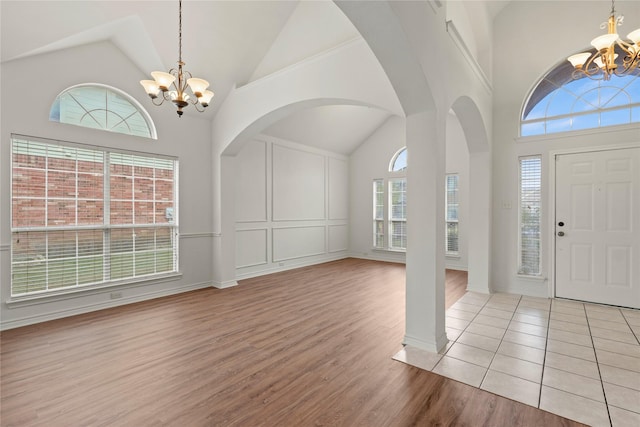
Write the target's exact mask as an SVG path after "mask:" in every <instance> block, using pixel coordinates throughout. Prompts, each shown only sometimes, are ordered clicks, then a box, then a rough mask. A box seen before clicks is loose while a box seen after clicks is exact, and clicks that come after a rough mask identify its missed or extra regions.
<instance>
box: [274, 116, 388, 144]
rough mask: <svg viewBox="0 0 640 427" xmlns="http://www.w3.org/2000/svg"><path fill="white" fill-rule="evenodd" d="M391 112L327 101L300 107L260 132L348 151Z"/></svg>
mask: <svg viewBox="0 0 640 427" xmlns="http://www.w3.org/2000/svg"><path fill="white" fill-rule="evenodd" d="M390 116H391V115H390V114H389V113H388V112H386V111H382V110H378V109H376V108H368V107H359V106H354V105H330V106H325V107H316V108H311V109H308V110H302V111H299V112H297V113H294V114H292V115H290V116H289V117H287V118H285V119H283V120H280V121H279V122H277V123H275V124H273V125H271V126H270V127H269V128H267V129H265V131H264V132H263V133H265V134H267V135H271V136H275V137H278V138H282V139H286V140H289V141H305V144H307V145H309V146H312V147H317V148H322V149H323V150H329V151H333V152H334V153H340V154H351V152H353V150H355V149H356V148H357V147H358V146H359V145H360V144H361V143H362V142H363V141H364V140H365V139H366V138H367V137H369V136H370V135H371V134H372V133H373V132H374V131H375V130H376V129H378V128H379V127H380V126H381V125H382V124H383V123H384V122H385V121H386V120H387V119H388V118H389V117H390Z"/></svg>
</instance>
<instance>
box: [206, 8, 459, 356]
mask: <svg viewBox="0 0 640 427" xmlns="http://www.w3.org/2000/svg"><path fill="white" fill-rule="evenodd" d="M336 4H337V5H338V7H340V9H341V10H342V11H343V12H344V13H345V15H346V16H347V17H348V19H349V20H350V21H351V22H352V23H353V24H354V25H355V27H356V28H357V29H358V31H359V32H360V34H361V35H362V36H363V39H364V42H365V43H366V45H367V48H368V49H370V50H371V51H372V52H373V53H374V55H375V56H373V58H374V59H375V61H374V62H375V63H376V64H375V65H371V64H369V65H370V66H369V68H368V69H364V68H363V67H364V65H363V64H362V57H355V56H354V55H353V52H352V51H353V50H354V49H355V47H356V46H357V44H358V43H353V44H351V45H349V46H347V47H346V48H345V49H344V50H343V51H340V52H337V54H336V56H335V57H333V58H321V59H322V60H314V62H313V64H310V63H307V64H304V65H303V66H301V67H296V68H295V69H292V70H291V73H284V74H279V75H278V76H276V77H274V78H270V79H269V82H268V85H265V84H261V83H258V84H255V83H252V84H250V85H248V86H247V87H244V88H239V89H237V90H236V91H234V92H233V93H232V94H231V95H230V96H229V97H228V98H227V100H225V103H224V105H223V106H222V108H221V109H220V111H219V113H218V114H217V116H216V119H215V121H214V123H213V129H212V130H213V145H214V150H213V157H214V158H213V168H214V197H213V200H214V285H215V286H218V287H226V286H232V285H233V284H235V271H234V270H235V263H234V257H235V255H234V254H235V249H234V220H233V218H234V212H233V194H232V191H231V190H230V188H229V186H228V185H225V183H228V182H229V179H230V178H231V177H232V172H233V154H234V153H237V150H239V149H240V148H241V147H242V144H243V142H244V141H246V140H247V139H248V138H250V137H251V136H253V135H256V134H257V133H259V132H260V131H261V130H262V129H264V128H266V127H267V126H268V125H269V124H271V123H274V122H275V121H277V120H278V119H279V118H282V117H284V116H285V115H287V114H291V113H293V112H295V111H299V110H300V109H302V108H307V107H311V106H317V105H329V104H331V103H336V100H337V102H339V103H351V104H355V105H373V106H377V107H379V108H383V109H387V110H388V111H391V112H393V113H394V114H399V115H403V116H405V117H406V143H407V147H408V149H409V150H410V152H411V156H412V158H413V165H414V167H410V168H409V171H408V181H409V182H411V183H412V184H411V185H413V186H414V188H416V189H421V190H422V191H419V192H418V191H416V192H415V193H414V195H413V196H409V197H412V199H411V203H410V204H409V207H408V210H407V211H408V213H407V218H408V221H411V219H412V218H415V219H414V220H413V221H412V229H411V233H412V235H411V237H410V238H409V241H408V248H407V304H406V319H407V320H406V334H405V338H404V343H405V344H410V345H413V346H415V347H420V348H422V349H425V350H429V351H438V350H440V349H442V348H443V347H444V345H445V344H446V342H447V339H446V334H445V325H444V251H443V250H442V244H443V242H444V241H443V233H442V231H443V224H442V223H441V222H442V221H441V214H440V213H441V209H442V208H443V205H444V194H443V192H442V191H441V190H442V188H443V186H442V185H443V182H444V166H443V163H444V149H443V147H444V133H445V132H444V125H443V123H444V121H443V120H442V117H438V115H437V112H436V107H435V105H436V103H435V101H434V98H433V95H432V92H431V90H430V88H429V85H428V83H427V80H426V77H425V74H424V72H423V70H422V67H421V65H420V63H419V61H418V60H417V58H416V56H415V53H414V50H413V47H412V45H411V43H410V42H409V41H408V40H407V37H406V34H405V31H404V30H403V27H402V23H401V21H400V19H399V17H398V15H397V14H396V13H395V12H394V10H392V7H391V5H390V4H389V3H388V2H336ZM352 48H353V49H352ZM324 59H326V60H327V61H326V62H324ZM337 60H339V61H337ZM311 65H313V68H311ZM360 69H364V71H363V72H357V70H360ZM378 69H380V70H381V71H382V76H383V79H384V82H385V84H384V85H383V86H373V87H371V86H369V87H365V88H364V90H363V91H358V88H363V81H362V80H363V78H362V77H363V76H370V74H371V72H372V71H373V72H377V70H378ZM354 70H355V71H354ZM369 83H370V80H369ZM388 83H391V85H390V87H391V88H392V89H391V91H392V92H393V95H394V96H393V98H394V99H395V100H396V101H395V102H394V103H391V104H392V105H391V106H390V104H389V102H388V99H385V96H387V95H388V94H387V93H383V92H384V88H385V87H389V85H388ZM372 89H373V90H372ZM396 103H397V104H396ZM396 107H399V108H396ZM434 201H435V202H434ZM222 206H224V207H225V208H224V214H223V211H222Z"/></svg>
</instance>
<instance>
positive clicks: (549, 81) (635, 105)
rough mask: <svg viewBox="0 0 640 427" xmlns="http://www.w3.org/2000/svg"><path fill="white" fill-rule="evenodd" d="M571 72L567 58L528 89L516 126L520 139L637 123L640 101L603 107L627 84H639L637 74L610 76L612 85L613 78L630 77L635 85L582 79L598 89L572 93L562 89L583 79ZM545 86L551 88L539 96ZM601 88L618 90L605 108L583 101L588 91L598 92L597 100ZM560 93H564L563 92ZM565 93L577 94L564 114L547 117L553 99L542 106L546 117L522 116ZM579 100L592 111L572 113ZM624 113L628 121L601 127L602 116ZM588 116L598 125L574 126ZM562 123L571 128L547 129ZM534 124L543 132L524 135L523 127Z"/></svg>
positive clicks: (639, 77)
mask: <svg viewBox="0 0 640 427" xmlns="http://www.w3.org/2000/svg"><path fill="white" fill-rule="evenodd" d="M567 56H568V55H567ZM573 71H574V68H573V66H572V65H571V64H570V63H569V62H568V61H567V60H566V59H564V60H562V61H560V62H559V63H557V64H555V65H554V66H553V67H552V68H550V69H549V70H548V71H547V72H546V73H544V75H542V76H541V77H540V78H539V79H538V80H537V81H536V82H535V84H534V85H533V86H532V87H531V89H530V90H529V92H528V94H527V96H526V97H525V99H524V102H523V104H522V107H521V110H520V116H519V117H520V123H519V126H518V136H519V138H540V137H550V136H552V135H559V134H560V135H562V134H570V133H576V132H584V131H590V132H594V131H599V130H600V131H602V130H606V129H609V128H612V127H624V126H634V125H637V124H638V123H640V102H632V101H630V102H629V103H624V104H620V105H614V106H613V107H607V106H606V104H607V103H608V102H610V101H612V100H613V99H614V98H616V97H617V96H618V95H619V94H621V93H623V92H626V89H627V87H628V86H629V85H630V84H640V71H639V72H638V74H637V75H635V76H633V75H627V76H622V77H618V76H615V75H614V76H612V79H613V80H612V81H613V82H617V80H616V79H618V78H631V77H633V78H634V79H635V82H631V83H626V84H622V85H616V86H612V84H613V83H612V81H611V80H610V81H601V80H592V79H589V78H588V77H583V79H584V80H585V82H587V83H589V82H592V83H593V84H597V85H598V86H597V88H596V87H589V88H587V90H583V91H581V92H580V93H579V94H578V92H575V91H574V90H572V89H571V90H569V89H563V88H565V86H567V85H568V84H571V83H572V82H579V81H580V80H582V79H578V80H574V79H573V77H572V75H573ZM547 87H553V89H551V90H549V91H547V92H546V93H544V94H542V92H544V90H545V89H546V88H547ZM603 88H604V89H607V88H615V89H617V90H618V93H616V95H614V96H613V97H611V98H609V100H608V101H607V102H606V103H605V106H600V102H598V106H595V105H593V104H591V103H590V102H588V101H585V96H586V95H587V94H588V93H589V92H592V91H595V90H597V91H598V94H599V95H598V99H600V91H601V90H603ZM563 90H564V92H562V91H563ZM565 92H566V93H568V94H571V95H574V96H576V95H579V96H577V97H576V99H574V100H573V101H574V102H573V104H572V106H571V107H570V108H569V109H568V110H567V111H564V112H562V113H558V114H552V115H548V114H547V111H548V109H549V106H550V105H551V103H552V102H553V99H551V100H550V101H547V104H546V106H545V114H544V115H543V116H542V117H538V118H530V119H527V118H526V117H525V115H526V116H528V115H529V113H531V112H532V111H533V110H534V109H535V108H536V106H537V105H538V104H540V103H541V102H542V101H544V100H546V99H547V97H549V96H550V95H552V94H554V93H555V94H556V95H553V98H555V97H556V96H558V94H561V93H565ZM578 101H581V102H584V103H589V104H591V105H593V106H594V108H592V109H588V110H585V111H580V110H579V109H578V110H574V107H575V105H576V104H577V103H578ZM532 102H535V103H534V104H532ZM627 110H628V112H629V121H624V122H620V123H617V122H616V123H612V124H604V125H603V124H602V120H603V115H605V117H606V115H607V114H609V113H613V112H619V111H627ZM589 116H597V118H595V119H594V120H596V121H597V123H595V124H594V125H593V126H591V125H589V124H584V123H580V122H578V123H579V124H578V125H577V127H575V124H574V123H575V120H579V119H580V118H588V117H589ZM634 118H635V120H634ZM562 120H569V121H570V125H569V127H568V128H566V127H565V128H562V129H558V130H554V129H551V130H550V129H549V127H551V126H554V124H555V123H556V122H559V121H562ZM536 124H539V125H541V126H542V127H543V131H542V132H536V131H528V132H523V129H524V127H525V126H527V125H536Z"/></svg>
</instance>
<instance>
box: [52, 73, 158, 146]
mask: <svg viewBox="0 0 640 427" xmlns="http://www.w3.org/2000/svg"><path fill="white" fill-rule="evenodd" d="M82 88H98V89H104V90H105V93H109V92H110V93H112V94H115V95H117V96H120V97H122V98H124V99H125V100H126V101H127V102H128V103H129V104H130V105H131V106H132V107H133V108H134V109H135V110H136V112H137V113H139V114H140V116H141V117H142V118H143V119H144V121H145V123H146V125H147V128H148V130H149V136H143V135H137V134H135V133H130V132H122V131H119V130H114V129H113V128H111V129H108V128H106V127H93V126H86V125H83V124H80V123H74V122H70V121H61V120H60V102H61V97H62V96H63V95H65V94H66V93H68V92H71V91H73V90H77V89H82ZM74 100H75V98H74ZM75 101H76V103H78V105H80V106H81V107H82V108H83V109H84V110H85V112H86V114H88V115H89V116H92V115H91V111H88V110H87V109H86V108H85V107H84V105H82V104H80V102H79V101H78V100H75ZM56 106H57V109H58V118H57V120H56V119H54V117H53V115H54V110H55V108H56ZM92 111H93V110H92ZM104 111H107V112H110V111H112V110H111V109H109V108H108V101H106V100H105V104H104ZM114 114H116V115H117V113H114ZM49 121H52V122H55V123H63V124H69V125H72V126H79V127H83V128H89V129H96V130H101V131H105V132H114V133H120V134H123V135H130V136H135V137H140V138H148V139H158V133H157V131H156V125H155V123H154V121H153V119H152V118H151V115H150V114H149V112H148V111H147V110H146V109H145V108H144V107H143V106H142V104H141V103H140V102H138V100H137V99H135V98H134V97H132V96H131V95H129V94H128V93H127V92H125V91H123V90H120V89H118V88H115V87H113V86H109V85H105V84H102V83H80V84H77V85H73V86H70V87H68V88H66V89H65V90H63V91H62V92H60V93H59V94H58V95H57V96H56V98H55V100H54V101H53V103H52V104H51V107H50V109H49ZM126 121H127V118H122V121H121V122H125V123H126ZM121 122H119V123H121ZM119 123H117V124H119Z"/></svg>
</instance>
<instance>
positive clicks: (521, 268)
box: [517, 154, 543, 277]
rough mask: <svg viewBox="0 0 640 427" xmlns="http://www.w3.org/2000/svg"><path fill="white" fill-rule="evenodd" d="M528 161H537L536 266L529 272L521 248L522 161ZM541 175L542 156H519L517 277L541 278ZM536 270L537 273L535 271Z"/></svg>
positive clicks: (522, 244)
mask: <svg viewBox="0 0 640 427" xmlns="http://www.w3.org/2000/svg"><path fill="white" fill-rule="evenodd" d="M528 160H537V161H538V174H539V175H538V176H537V177H534V178H536V179H537V182H536V184H537V186H538V190H537V191H538V199H537V203H538V218H537V222H538V224H537V226H538V231H537V240H538V248H537V260H538V262H537V266H535V267H536V268H535V269H533V270H529V269H528V268H526V266H525V265H524V264H525V263H524V262H523V257H524V256H525V254H524V250H523V246H524V244H525V239H524V236H523V234H524V233H523V227H524V226H525V224H524V222H523V216H524V210H523V207H524V204H525V201H524V199H523V180H524V178H523V175H524V174H523V161H528ZM542 174H543V162H542V155H540V154H535V155H528V156H520V157H518V258H517V275H518V276H523V277H541V276H542V209H543V198H542ZM536 270H537V271H536Z"/></svg>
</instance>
